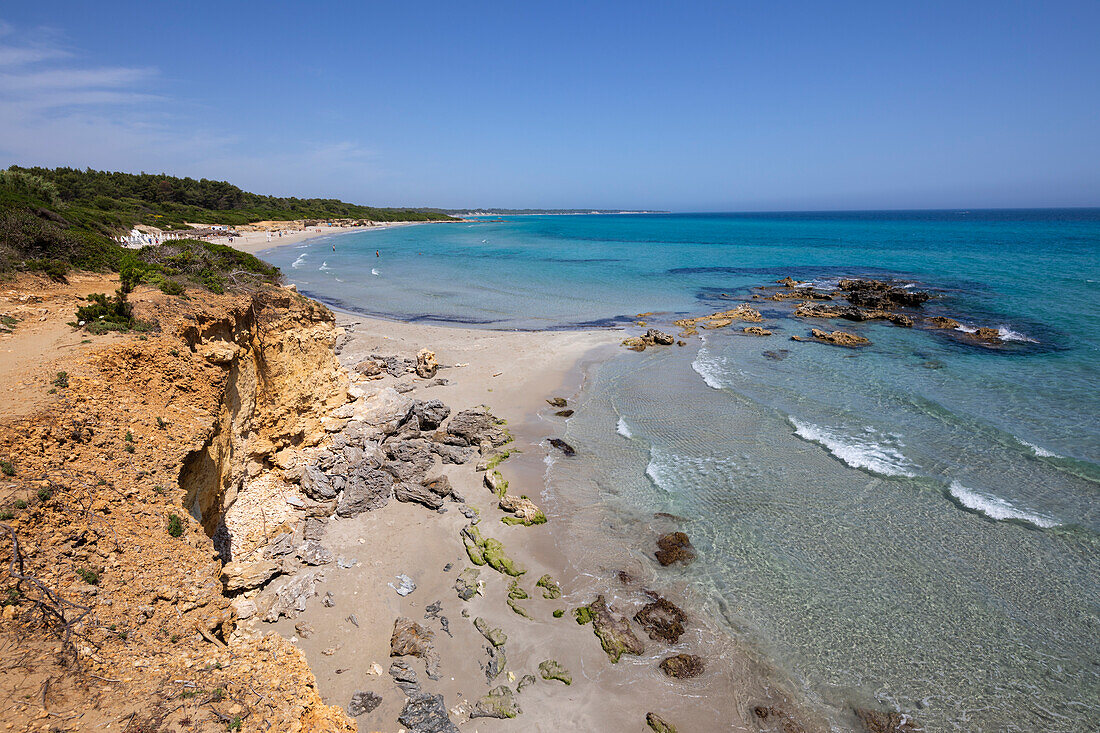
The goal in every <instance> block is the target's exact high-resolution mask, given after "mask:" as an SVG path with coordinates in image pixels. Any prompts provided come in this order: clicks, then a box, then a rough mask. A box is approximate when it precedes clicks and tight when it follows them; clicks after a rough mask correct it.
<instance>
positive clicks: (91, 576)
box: [76, 568, 99, 585]
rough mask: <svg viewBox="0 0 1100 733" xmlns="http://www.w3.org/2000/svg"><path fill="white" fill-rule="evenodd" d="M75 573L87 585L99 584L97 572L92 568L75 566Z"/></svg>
mask: <svg viewBox="0 0 1100 733" xmlns="http://www.w3.org/2000/svg"><path fill="white" fill-rule="evenodd" d="M76 574H77V575H79V576H80V579H81V580H83V581H84V582H85V583H87V584H88V585H99V574H98V573H97V572H96V571H94V570H89V569H88V568H77V569H76Z"/></svg>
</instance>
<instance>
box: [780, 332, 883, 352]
mask: <svg viewBox="0 0 1100 733" xmlns="http://www.w3.org/2000/svg"><path fill="white" fill-rule="evenodd" d="M791 341H817V342H819V343H822V344H832V345H833V346H844V347H846V348H849V349H855V348H859V347H860V346H869V345H870V344H871V340H870V339H868V338H864V337H863V336H858V335H856V334H854V333H848V332H847V331H833V332H831V333H830V332H829V331H822V330H821V329H820V328H811V329H810V338H804V337H802V336H791Z"/></svg>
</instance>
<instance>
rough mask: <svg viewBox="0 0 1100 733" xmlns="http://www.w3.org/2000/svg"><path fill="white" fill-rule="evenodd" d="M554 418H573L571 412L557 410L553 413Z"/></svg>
mask: <svg viewBox="0 0 1100 733" xmlns="http://www.w3.org/2000/svg"><path fill="white" fill-rule="evenodd" d="M554 415H555V416H556V417H573V411H572V410H558V411H557V412H555V413H554Z"/></svg>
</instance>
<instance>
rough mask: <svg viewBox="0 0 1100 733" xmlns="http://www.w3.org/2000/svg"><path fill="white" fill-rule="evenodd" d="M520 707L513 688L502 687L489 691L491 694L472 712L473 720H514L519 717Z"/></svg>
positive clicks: (478, 703)
mask: <svg viewBox="0 0 1100 733" xmlns="http://www.w3.org/2000/svg"><path fill="white" fill-rule="evenodd" d="M521 712H523V711H522V710H520V708H519V705H517V704H516V701H515V698H514V696H513V695H512V690H511V688H509V687H507V686H505V685H501V686H500V687H494V688H493V689H492V690H489V694H487V695H485V696H484V697H482V698H481V699H480V700H478V701H477V704H475V705H474V709H473V710H472V711H470V717H471V718H514V717H516V716H517V715H519V714H520V713H521Z"/></svg>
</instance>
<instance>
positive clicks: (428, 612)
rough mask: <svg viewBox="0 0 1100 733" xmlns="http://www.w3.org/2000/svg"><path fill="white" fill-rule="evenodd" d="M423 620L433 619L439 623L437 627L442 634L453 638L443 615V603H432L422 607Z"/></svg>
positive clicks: (449, 623) (449, 625)
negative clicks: (440, 629)
mask: <svg viewBox="0 0 1100 733" xmlns="http://www.w3.org/2000/svg"><path fill="white" fill-rule="evenodd" d="M424 618H425V619H431V618H434V619H435V620H436V621H438V622H439V626H440V627H441V628H442V629H443V633H445V634H446V635H447V636H449V637H451V638H454V634H452V633H451V622H450V621H448V620H447V617H446V616H444V615H443V601H442V600H439V601H434V602H432V603H429V604H428V605H427V606H425V607H424Z"/></svg>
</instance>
